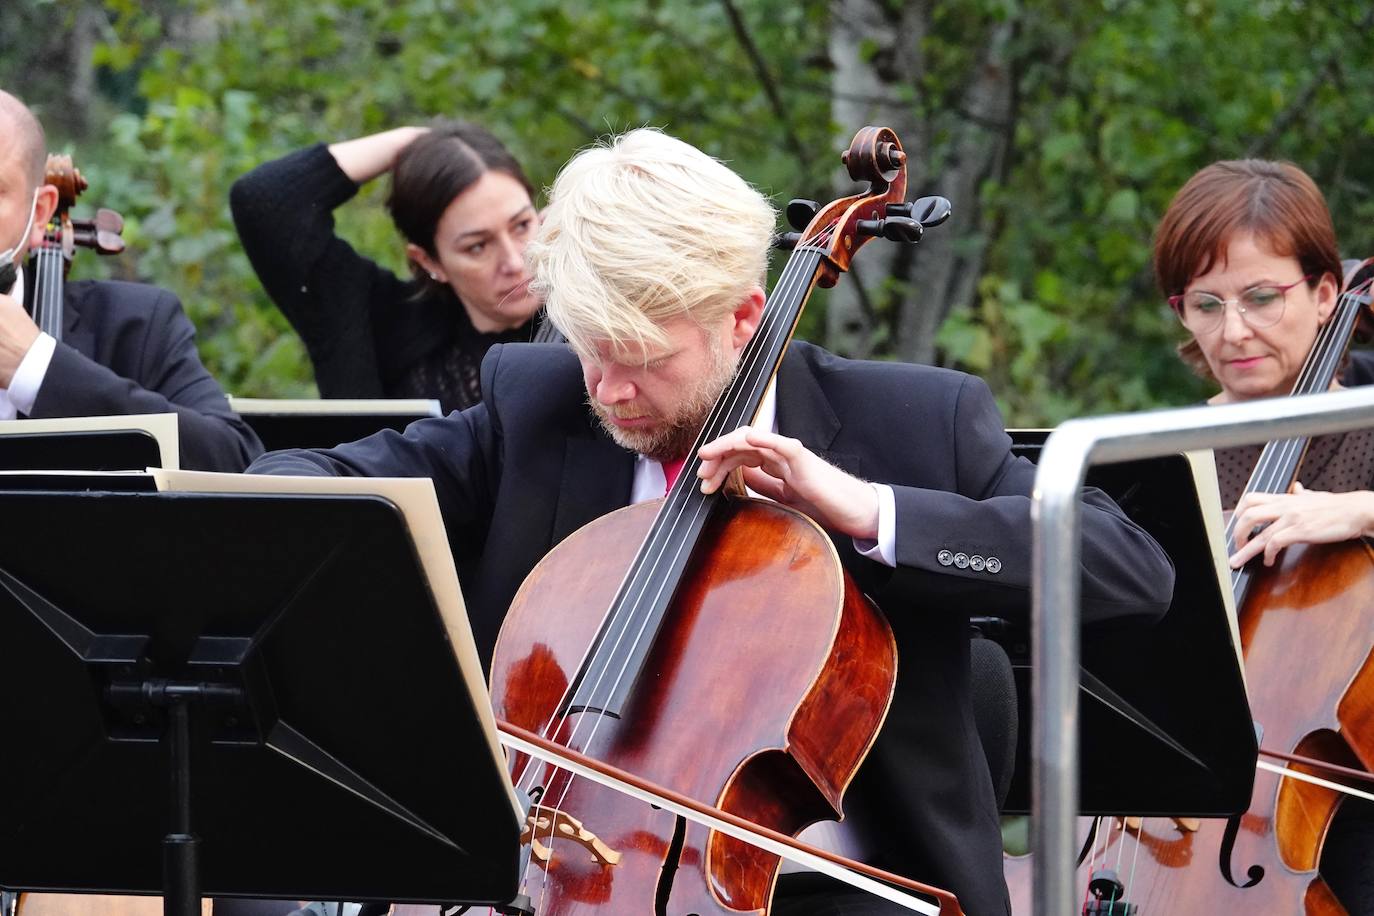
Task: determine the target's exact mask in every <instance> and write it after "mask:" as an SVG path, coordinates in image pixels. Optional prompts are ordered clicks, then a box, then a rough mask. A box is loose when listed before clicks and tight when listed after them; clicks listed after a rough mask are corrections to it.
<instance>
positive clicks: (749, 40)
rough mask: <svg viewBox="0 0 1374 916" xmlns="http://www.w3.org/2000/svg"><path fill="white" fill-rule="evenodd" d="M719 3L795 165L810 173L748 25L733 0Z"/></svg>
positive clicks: (808, 161)
mask: <svg viewBox="0 0 1374 916" xmlns="http://www.w3.org/2000/svg"><path fill="white" fill-rule="evenodd" d="M720 5H721V6H723V7H725V14H726V15H727V16H729V17H730V26H731V28H733V29H734V30H735V38H736V39H737V40H738V41H739V44H740V47H741V48H743V49H744V53H745V55H746V56H747V57H748V58H749V62H750V63H751V64H752V65H753V67H754V73H755V74H756V75H757V76H758V79H759V84H760V85H761V86H763V91H764V94H765V95H767V96H768V104H769V106H771V107H772V109H773V114H774V115H776V116H777V119H778V122H779V123H780V124H781V126H782V132H783V136H784V137H785V138H786V140H787V145H788V146H790V147H791V148H792V155H793V156H794V157H796V160H797V165H798V166H800V167H801V171H802V174H803V175H806V174H810V157H809V156H807V154H806V149H805V148H804V147H803V146H802V144H801V140H799V139H798V138H797V134H796V131H794V130H793V129H792V119H791V118H790V117H789V116H788V114H787V106H786V105H784V104H783V101H782V95H781V94H780V93H779V92H778V86H777V83H775V82H774V81H773V76H772V74H770V73H769V72H768V64H767V63H766V62H765V61H764V59H763V55H762V54H760V53H759V49H758V45H756V44H754V36H753V35H751V34H749V27H748V25H746V24H745V22H744V17H743V16H741V15H740V12H739V8H738V7H736V6H735V2H734V0H720Z"/></svg>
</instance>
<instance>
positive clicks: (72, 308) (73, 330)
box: [62, 289, 95, 356]
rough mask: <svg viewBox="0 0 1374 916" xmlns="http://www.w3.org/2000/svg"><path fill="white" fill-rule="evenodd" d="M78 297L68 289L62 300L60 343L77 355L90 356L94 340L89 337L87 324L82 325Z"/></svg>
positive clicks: (93, 347) (93, 348) (93, 350)
mask: <svg viewBox="0 0 1374 916" xmlns="http://www.w3.org/2000/svg"><path fill="white" fill-rule="evenodd" d="M79 298H80V297H78V296H73V295H72V291H71V290H70V289H68V290H67V291H66V295H65V297H64V298H63V300H62V342H63V343H65V344H66V345H67V346H69V347H71V348H72V349H73V350H75V351H77V352H78V353H81V354H84V355H86V356H91V355H92V354H93V353H94V352H95V338H94V337H93V336H92V335H91V331H90V327H89V322H88V323H86V324H84V325H83V324H82V322H81V310H80V307H79V305H78V303H77V302H76V301H75V300H77V299H79Z"/></svg>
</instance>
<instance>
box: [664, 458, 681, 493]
mask: <svg viewBox="0 0 1374 916" xmlns="http://www.w3.org/2000/svg"><path fill="white" fill-rule="evenodd" d="M686 461H687V458H686V456H683V457H682V458H679V459H677V460H676V461H665V462H663V492H664V494H665V495H666V494H667V492H668V491H669V490H671V489H672V488H673V481H675V480H677V475H678V474H681V473H682V465H683V464H684V463H685V462H686Z"/></svg>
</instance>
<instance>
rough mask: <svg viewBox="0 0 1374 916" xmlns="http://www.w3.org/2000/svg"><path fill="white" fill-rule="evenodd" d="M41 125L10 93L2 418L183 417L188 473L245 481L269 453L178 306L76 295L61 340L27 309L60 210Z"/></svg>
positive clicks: (0, 130) (3, 187)
mask: <svg viewBox="0 0 1374 916" xmlns="http://www.w3.org/2000/svg"><path fill="white" fill-rule="evenodd" d="M46 160H47V143H46V139H45V137H44V134H43V127H42V125H40V124H39V122H38V119H37V118H35V117H34V115H33V112H31V111H29V109H28V107H27V106H25V105H24V103H23V102H21V101H20V100H19V99H17V98H15V97H14V96H13V95H10V94H9V93H7V92H5V91H3V90H0V245H3V246H6V247H5V249H4V250H0V420H12V419H15V418H16V417H29V418H35V419H36V418H43V417H86V416H108V415H118V414H144V413H175V414H176V415H177V426H178V433H179V440H180V443H181V466H182V467H184V468H192V469H196V470H210V471H241V470H243V469H244V467H246V466H247V464H248V462H250V461H251V460H252V459H253V458H254V457H255V456H257V455H258V454H259V453H260V452H261V451H262V445H261V443H259V442H258V438H257V436H255V435H254V434H253V431H252V430H251V429H249V427H248V425H247V424H246V423H244V422H243V420H241V419H240V418H239V417H238V415H237V414H235V413H234V412H233V411H232V410H230V409H229V402H228V400H227V399H226V398H225V396H224V392H223V390H221V388H220V387H219V384H218V383H217V382H216V381H215V380H214V379H213V378H211V377H210V373H209V372H207V371H206V369H205V366H203V365H202V364H201V362H200V357H199V355H198V354H197V353H196V347H195V329H194V328H193V327H192V326H191V322H190V320H189V319H187V317H186V315H185V314H184V313H183V312H182V310H181V304H180V303H179V302H178V301H177V299H176V297H175V296H173V295H172V294H171V293H168V292H166V291H165V290H161V289H158V288H156V287H152V286H146V285H143V284H138V283H121V282H115V281H89V280H88V281H79V282H76V283H70V284H68V285H67V287H66V291H65V301H64V312H65V317H64V322H63V329H62V339H61V340H60V341H58V340H55V339H54V338H53V337H51V336H49V335H47V334H44V333H42V332H40V331H39V329H38V326H37V325H36V324H34V322H33V319H32V318H31V317H30V316H29V312H28V311H27V310H26V309H25V295H26V293H28V294H31V293H32V287H31V281H30V278H29V277H26V276H25V271H24V270H23V269H22V265H23V262H24V257H25V256H26V254H27V253H28V252H29V251H30V250H31V249H32V248H33V247H34V246H35V245H36V244H38V243H39V242H40V241H41V240H42V232H43V226H44V225H45V224H46V223H47V222H48V220H49V219H50V218H51V217H52V214H53V212H54V210H55V209H56V207H57V189H56V188H54V187H53V186H52V185H48V184H44V183H43V176H44V168H45V163H46Z"/></svg>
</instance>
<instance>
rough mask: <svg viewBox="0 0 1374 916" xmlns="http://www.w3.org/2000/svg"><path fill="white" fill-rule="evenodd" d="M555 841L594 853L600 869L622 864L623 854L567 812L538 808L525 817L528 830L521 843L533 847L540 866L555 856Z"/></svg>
mask: <svg viewBox="0 0 1374 916" xmlns="http://www.w3.org/2000/svg"><path fill="white" fill-rule="evenodd" d="M554 840H562V841H564V842H572V843H575V844H577V845H578V846H581V847H582V848H583V849H585V850H587V851H588V852H590V853H591V855H592V860H593V861H594V862H596V863H597V864H598V865H618V864H620V853H618V852H616V851H615V850H614V849H612V848H611V847H609V846H607V845H606V844H605V843H603V842H602V841H601V839H600V838H599V837H598V836H597V835H596V834H594V833H592V832H591V831H590V830H588V829H587V828H586V827H584V826H582V822H581V821H579V820H578V819H577V818H575V817H573V816H572V815H571V814H567V813H566V812H563V811H549V810H548V809H546V808H545V809H541V808H540V807H539V806H538V805H536V806H535V807H534V809H533V810H531V812H530V813H529V814H528V815H526V817H525V829H524V830H523V831H521V833H520V842H521V843H522V844H523V843H529V844H530V852H531V854H532V855H533V856H534V857H535V858H536V859H538V860H539V861H540V862H548V861H549V859H550V857H552V855H553V841H554ZM545 841H547V842H545Z"/></svg>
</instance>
